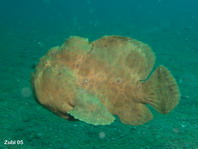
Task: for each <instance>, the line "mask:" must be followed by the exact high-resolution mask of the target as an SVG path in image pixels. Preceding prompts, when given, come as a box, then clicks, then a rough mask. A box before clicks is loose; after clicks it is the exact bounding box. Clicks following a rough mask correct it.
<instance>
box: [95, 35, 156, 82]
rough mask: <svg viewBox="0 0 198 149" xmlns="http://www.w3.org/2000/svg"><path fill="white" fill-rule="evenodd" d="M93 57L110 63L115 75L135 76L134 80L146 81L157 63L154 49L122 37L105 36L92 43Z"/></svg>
mask: <svg viewBox="0 0 198 149" xmlns="http://www.w3.org/2000/svg"><path fill="white" fill-rule="evenodd" d="M92 45H93V51H92V53H93V54H92V55H93V56H95V57H96V58H97V59H101V60H103V61H106V62H107V63H109V64H110V65H111V66H112V67H113V68H115V70H114V71H115V73H116V74H118V75H119V74H120V75H123V71H124V72H126V74H127V75H128V74H130V76H133V80H134V81H135V80H144V79H146V78H147V76H148V75H149V73H150V72H151V70H152V68H153V65H154V63H155V56H154V53H153V51H152V49H151V48H150V47H149V46H148V45H146V44H145V43H143V42H141V41H138V40H135V39H131V38H128V37H122V36H104V37H102V38H100V39H98V40H96V41H94V42H93V43H92Z"/></svg>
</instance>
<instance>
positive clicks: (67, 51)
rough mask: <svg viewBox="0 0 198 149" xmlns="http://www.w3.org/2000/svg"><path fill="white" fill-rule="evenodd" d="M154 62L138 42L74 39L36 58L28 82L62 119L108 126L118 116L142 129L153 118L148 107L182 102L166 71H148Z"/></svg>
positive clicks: (162, 107) (162, 109)
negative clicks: (35, 64)
mask: <svg viewBox="0 0 198 149" xmlns="http://www.w3.org/2000/svg"><path fill="white" fill-rule="evenodd" d="M154 64H155V55H154V52H153V51H152V49H151V48H150V47H149V46H148V45H147V44H145V43H143V42H141V41H138V40H135V39H131V38H128V37H122V36H104V37H102V38H100V39H98V40H95V41H93V42H89V41H88V39H86V38H82V37H78V36H72V37H70V38H68V39H67V40H66V41H65V43H64V44H63V45H62V46H60V47H55V48H52V49H51V50H49V51H48V53H47V54H46V55H45V56H43V57H42V58H41V59H40V62H39V63H38V65H37V67H36V69H35V72H34V73H33V77H32V83H33V87H34V91H35V94H36V97H37V99H38V101H39V102H40V103H41V104H42V105H44V106H46V107H47V108H48V109H50V110H51V111H53V112H54V113H56V114H58V115H60V116H61V117H63V118H66V119H69V118H70V116H73V117H74V118H76V119H79V120H81V121H84V122H86V123H89V124H93V125H107V124H110V123H112V122H113V121H114V119H115V118H114V115H118V117H119V118H120V120H121V122H123V123H125V124H129V125H140V124H144V123H145V122H147V121H149V120H151V119H152V117H153V116H152V113H151V111H150V110H149V108H148V107H147V105H148V104H150V105H151V106H152V107H154V108H155V109H156V110H157V111H159V112H160V113H168V112H170V111H171V110H172V109H173V108H174V107H175V106H176V105H177V104H178V102H179V98H180V92H179V87H178V85H177V82H176V80H175V79H174V77H173V76H172V74H171V73H170V71H169V70H168V69H167V68H166V67H164V66H159V67H157V68H156V69H155V70H154V71H153V72H152V73H151V71H152V69H153V66H154ZM148 76H150V77H148Z"/></svg>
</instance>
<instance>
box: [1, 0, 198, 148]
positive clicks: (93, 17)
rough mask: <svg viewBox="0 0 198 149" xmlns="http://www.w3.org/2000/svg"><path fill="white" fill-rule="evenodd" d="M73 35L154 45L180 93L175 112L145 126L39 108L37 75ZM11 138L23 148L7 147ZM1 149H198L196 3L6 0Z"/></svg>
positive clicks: (3, 2) (3, 3)
mask: <svg viewBox="0 0 198 149" xmlns="http://www.w3.org/2000/svg"><path fill="white" fill-rule="evenodd" d="M72 35H77V36H82V37H86V38H89V40H90V41H93V40H96V39H98V38H100V37H101V36H104V35H122V36H128V37H132V38H135V39H138V40H140V41H142V42H145V43H147V44H149V45H150V46H151V47H152V48H153V51H154V52H155V54H156V58H157V61H156V65H155V68H156V67H157V66H159V65H160V64H163V65H165V66H166V67H167V68H169V70H170V71H171V72H172V74H173V75H174V77H175V78H176V80H177V82H178V85H179V87H180V90H181V99H180V103H179V105H178V106H177V107H176V108H175V109H174V110H173V111H172V112H171V113H169V114H167V115H162V114H159V113H157V112H156V111H155V110H152V109H151V110H152V112H153V114H154V119H153V120H152V121H149V122H148V123H146V124H144V125H140V126H130V125H125V124H122V123H121V122H120V120H119V119H118V118H116V120H115V122H114V123H112V124H111V125H107V126H94V125H90V124H86V123H84V122H81V121H67V120H65V119H62V118H61V117H58V116H56V115H55V114H53V113H52V112H50V111H48V110H47V109H46V108H44V107H42V106H41V105H39V104H38V103H37V102H36V100H35V98H34V96H33V92H32V87H31V73H32V72H33V71H34V68H35V65H36V64H37V62H38V60H39V58H40V57H42V56H43V55H44V54H45V53H46V52H47V51H48V50H49V49H50V48H51V47H54V46H57V45H61V44H62V43H63V42H64V40H65V39H66V38H68V37H69V36H72ZM5 140H8V141H11V140H12V141H16V144H4V143H5ZM0 149H198V1H197V0H122V1H120V0H72V1H69V0H0Z"/></svg>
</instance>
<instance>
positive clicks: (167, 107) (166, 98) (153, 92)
mask: <svg viewBox="0 0 198 149" xmlns="http://www.w3.org/2000/svg"><path fill="white" fill-rule="evenodd" d="M143 93H144V95H145V97H144V100H145V102H146V103H147V104H150V105H151V106H152V107H153V108H154V109H156V110H157V111H158V112H160V113H164V114H165V113H168V112H170V111H171V110H172V109H174V107H175V106H176V105H177V104H178V103H179V98H180V91H179V88H178V85H177V82H176V80H175V79H174V77H173V76H172V74H171V73H170V71H169V70H168V69H167V68H165V67H164V66H159V67H158V68H157V69H156V70H155V71H154V72H153V73H152V74H151V76H150V78H149V79H148V80H146V81H145V82H144V83H143Z"/></svg>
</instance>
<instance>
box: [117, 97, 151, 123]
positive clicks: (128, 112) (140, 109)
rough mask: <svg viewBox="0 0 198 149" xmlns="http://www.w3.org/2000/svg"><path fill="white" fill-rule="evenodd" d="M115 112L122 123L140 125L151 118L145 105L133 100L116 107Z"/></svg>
mask: <svg viewBox="0 0 198 149" xmlns="http://www.w3.org/2000/svg"><path fill="white" fill-rule="evenodd" d="M116 114H117V115H118V117H119V118H120V120H121V122H122V123H124V124H129V125H141V124H144V123H146V122H147V121H150V120H151V119H152V118H153V115H152V113H151V111H150V110H149V109H148V108H147V106H146V105H144V104H142V103H136V102H133V101H131V103H127V104H125V105H124V106H121V107H120V108H119V109H117V112H116Z"/></svg>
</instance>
